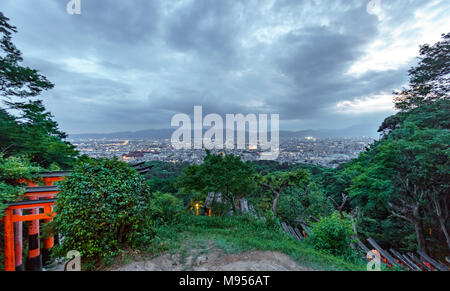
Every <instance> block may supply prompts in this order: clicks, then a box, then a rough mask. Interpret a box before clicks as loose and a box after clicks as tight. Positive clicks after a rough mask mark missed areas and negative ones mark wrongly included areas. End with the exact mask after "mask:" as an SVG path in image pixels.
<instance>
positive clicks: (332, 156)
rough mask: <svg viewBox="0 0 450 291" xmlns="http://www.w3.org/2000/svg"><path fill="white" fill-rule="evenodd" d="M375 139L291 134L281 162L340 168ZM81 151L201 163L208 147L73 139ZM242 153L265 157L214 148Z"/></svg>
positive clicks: (251, 152) (245, 154)
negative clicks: (297, 135)
mask: <svg viewBox="0 0 450 291" xmlns="http://www.w3.org/2000/svg"><path fill="white" fill-rule="evenodd" d="M373 141H374V139H373V138H370V137H359V138H357V137H352V138H344V137H342V138H316V137H291V138H284V139H281V141H280V153H279V156H278V159H277V161H278V162H279V163H303V164H313V165H319V166H323V167H329V168H336V167H337V166H338V165H340V164H342V163H345V162H347V161H349V160H351V159H353V158H356V157H357V156H358V154H359V153H360V152H361V151H364V150H365V149H366V147H367V146H368V145H370V144H371V143H372V142H373ZM70 142H71V143H72V144H74V145H75V146H76V147H77V150H78V151H80V153H81V154H85V155H88V156H90V157H94V158H112V157H117V158H119V159H121V160H123V161H127V162H130V163H135V162H143V161H155V160H156V161H164V162H170V163H180V162H188V163H190V164H200V163H201V162H202V161H203V158H204V156H205V155H206V151H205V150H200V149H180V150H176V149H174V148H173V147H172V145H171V142H170V139H168V138H159V139H156V138H155V139H119V138H115V139H112V138H111V139H107V138H99V139H95V138H91V139H70ZM211 152H213V153H218V152H223V153H227V154H234V155H238V156H240V157H241V158H242V160H244V161H256V160H260V159H261V154H262V151H261V150H259V149H252V148H251V147H250V148H248V149H246V150H212V151H211Z"/></svg>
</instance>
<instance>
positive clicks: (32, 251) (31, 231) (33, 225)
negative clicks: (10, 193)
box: [26, 199, 42, 271]
mask: <svg viewBox="0 0 450 291" xmlns="http://www.w3.org/2000/svg"><path fill="white" fill-rule="evenodd" d="M30 200H31V199H30ZM33 200H37V199H33ZM31 214H32V215H38V214H39V208H33V209H32V210H31ZM26 269H27V271H41V270H42V258H41V244H40V240H39V220H38V219H36V220H32V221H29V222H28V259H27V264H26Z"/></svg>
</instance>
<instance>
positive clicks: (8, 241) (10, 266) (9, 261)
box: [4, 209, 16, 271]
mask: <svg viewBox="0 0 450 291" xmlns="http://www.w3.org/2000/svg"><path fill="white" fill-rule="evenodd" d="M12 215H13V211H12V209H6V210H5V218H4V227H5V229H4V231H5V271H15V270H16V263H15V252H14V223H13V222H12Z"/></svg>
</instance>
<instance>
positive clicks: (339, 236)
mask: <svg viewBox="0 0 450 291" xmlns="http://www.w3.org/2000/svg"><path fill="white" fill-rule="evenodd" d="M311 231H312V233H311V236H310V237H309V238H308V239H309V241H310V242H311V244H312V246H313V247H314V248H316V249H318V250H322V251H325V252H327V253H330V254H333V255H338V256H348V255H351V249H350V248H349V245H350V243H351V237H352V235H353V230H352V226H351V224H350V222H349V221H348V220H342V219H341V218H340V216H339V213H338V212H334V213H333V214H332V215H331V216H327V217H322V218H321V219H320V220H319V221H318V222H317V223H314V224H313V226H312V228H311Z"/></svg>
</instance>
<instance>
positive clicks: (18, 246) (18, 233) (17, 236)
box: [13, 209, 25, 271]
mask: <svg viewBox="0 0 450 291" xmlns="http://www.w3.org/2000/svg"><path fill="white" fill-rule="evenodd" d="M13 213H14V214H15V215H19V216H22V209H16V210H14V212H13ZM22 245H23V222H22V221H18V222H15V223H14V250H15V264H16V265H15V268H16V271H25V266H24V264H23V260H22V250H23V248H22Z"/></svg>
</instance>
